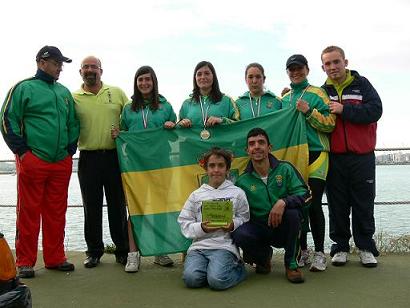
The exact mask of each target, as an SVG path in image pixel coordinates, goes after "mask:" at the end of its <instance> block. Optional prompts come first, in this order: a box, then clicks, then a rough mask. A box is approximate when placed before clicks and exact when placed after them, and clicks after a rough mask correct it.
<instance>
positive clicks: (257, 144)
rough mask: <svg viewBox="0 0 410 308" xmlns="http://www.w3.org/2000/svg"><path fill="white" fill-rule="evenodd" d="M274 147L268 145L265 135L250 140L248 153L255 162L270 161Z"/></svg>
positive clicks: (247, 148)
mask: <svg viewBox="0 0 410 308" xmlns="http://www.w3.org/2000/svg"><path fill="white" fill-rule="evenodd" d="M271 150H272V147H271V145H270V144H268V141H267V140H266V137H265V136H263V135H257V136H252V137H249V138H248V144H247V147H246V152H247V153H248V155H249V157H250V158H251V160H252V161H254V162H260V161H263V160H265V159H268V155H269V153H270V152H271Z"/></svg>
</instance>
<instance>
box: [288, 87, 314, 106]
mask: <svg viewBox="0 0 410 308" xmlns="http://www.w3.org/2000/svg"><path fill="white" fill-rule="evenodd" d="M309 87H310V85H309V86H307V87H306V88H305V89H304V90H303V92H302V94H301V95H300V96H299V98H298V99H297V100H296V102H297V101H298V100H300V99H301V98H302V97H303V95H304V94H305V92H306V90H307V89H309ZM292 95H293V90H292V91H290V98H289V103H290V104H292ZM296 102H295V106H296Z"/></svg>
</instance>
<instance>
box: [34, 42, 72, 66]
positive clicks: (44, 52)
mask: <svg viewBox="0 0 410 308" xmlns="http://www.w3.org/2000/svg"><path fill="white" fill-rule="evenodd" d="M40 59H54V60H56V61H58V62H67V63H71V62H72V61H73V60H71V59H70V58H67V57H64V56H63V54H62V53H61V51H60V49H58V48H57V47H54V46H47V45H46V46H44V47H43V48H41V49H40V50H39V52H38V53H37V56H36V61H37V62H38V61H40Z"/></svg>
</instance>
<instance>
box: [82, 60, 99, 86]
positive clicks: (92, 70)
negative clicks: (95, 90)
mask: <svg viewBox="0 0 410 308" xmlns="http://www.w3.org/2000/svg"><path fill="white" fill-rule="evenodd" d="M102 72H103V70H102V68H101V62H100V60H99V59H97V58H95V57H87V58H85V59H84V60H83V62H82V63H81V69H80V75H81V77H82V78H83V81H84V84H85V85H86V86H87V87H94V86H96V85H100V84H101V75H102Z"/></svg>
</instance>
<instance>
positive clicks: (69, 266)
mask: <svg viewBox="0 0 410 308" xmlns="http://www.w3.org/2000/svg"><path fill="white" fill-rule="evenodd" d="M46 269H50V270H56V271H61V272H72V271H73V270H74V269H75V266H74V264H73V263H70V262H67V261H64V262H63V263H60V264H57V265H54V266H46Z"/></svg>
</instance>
